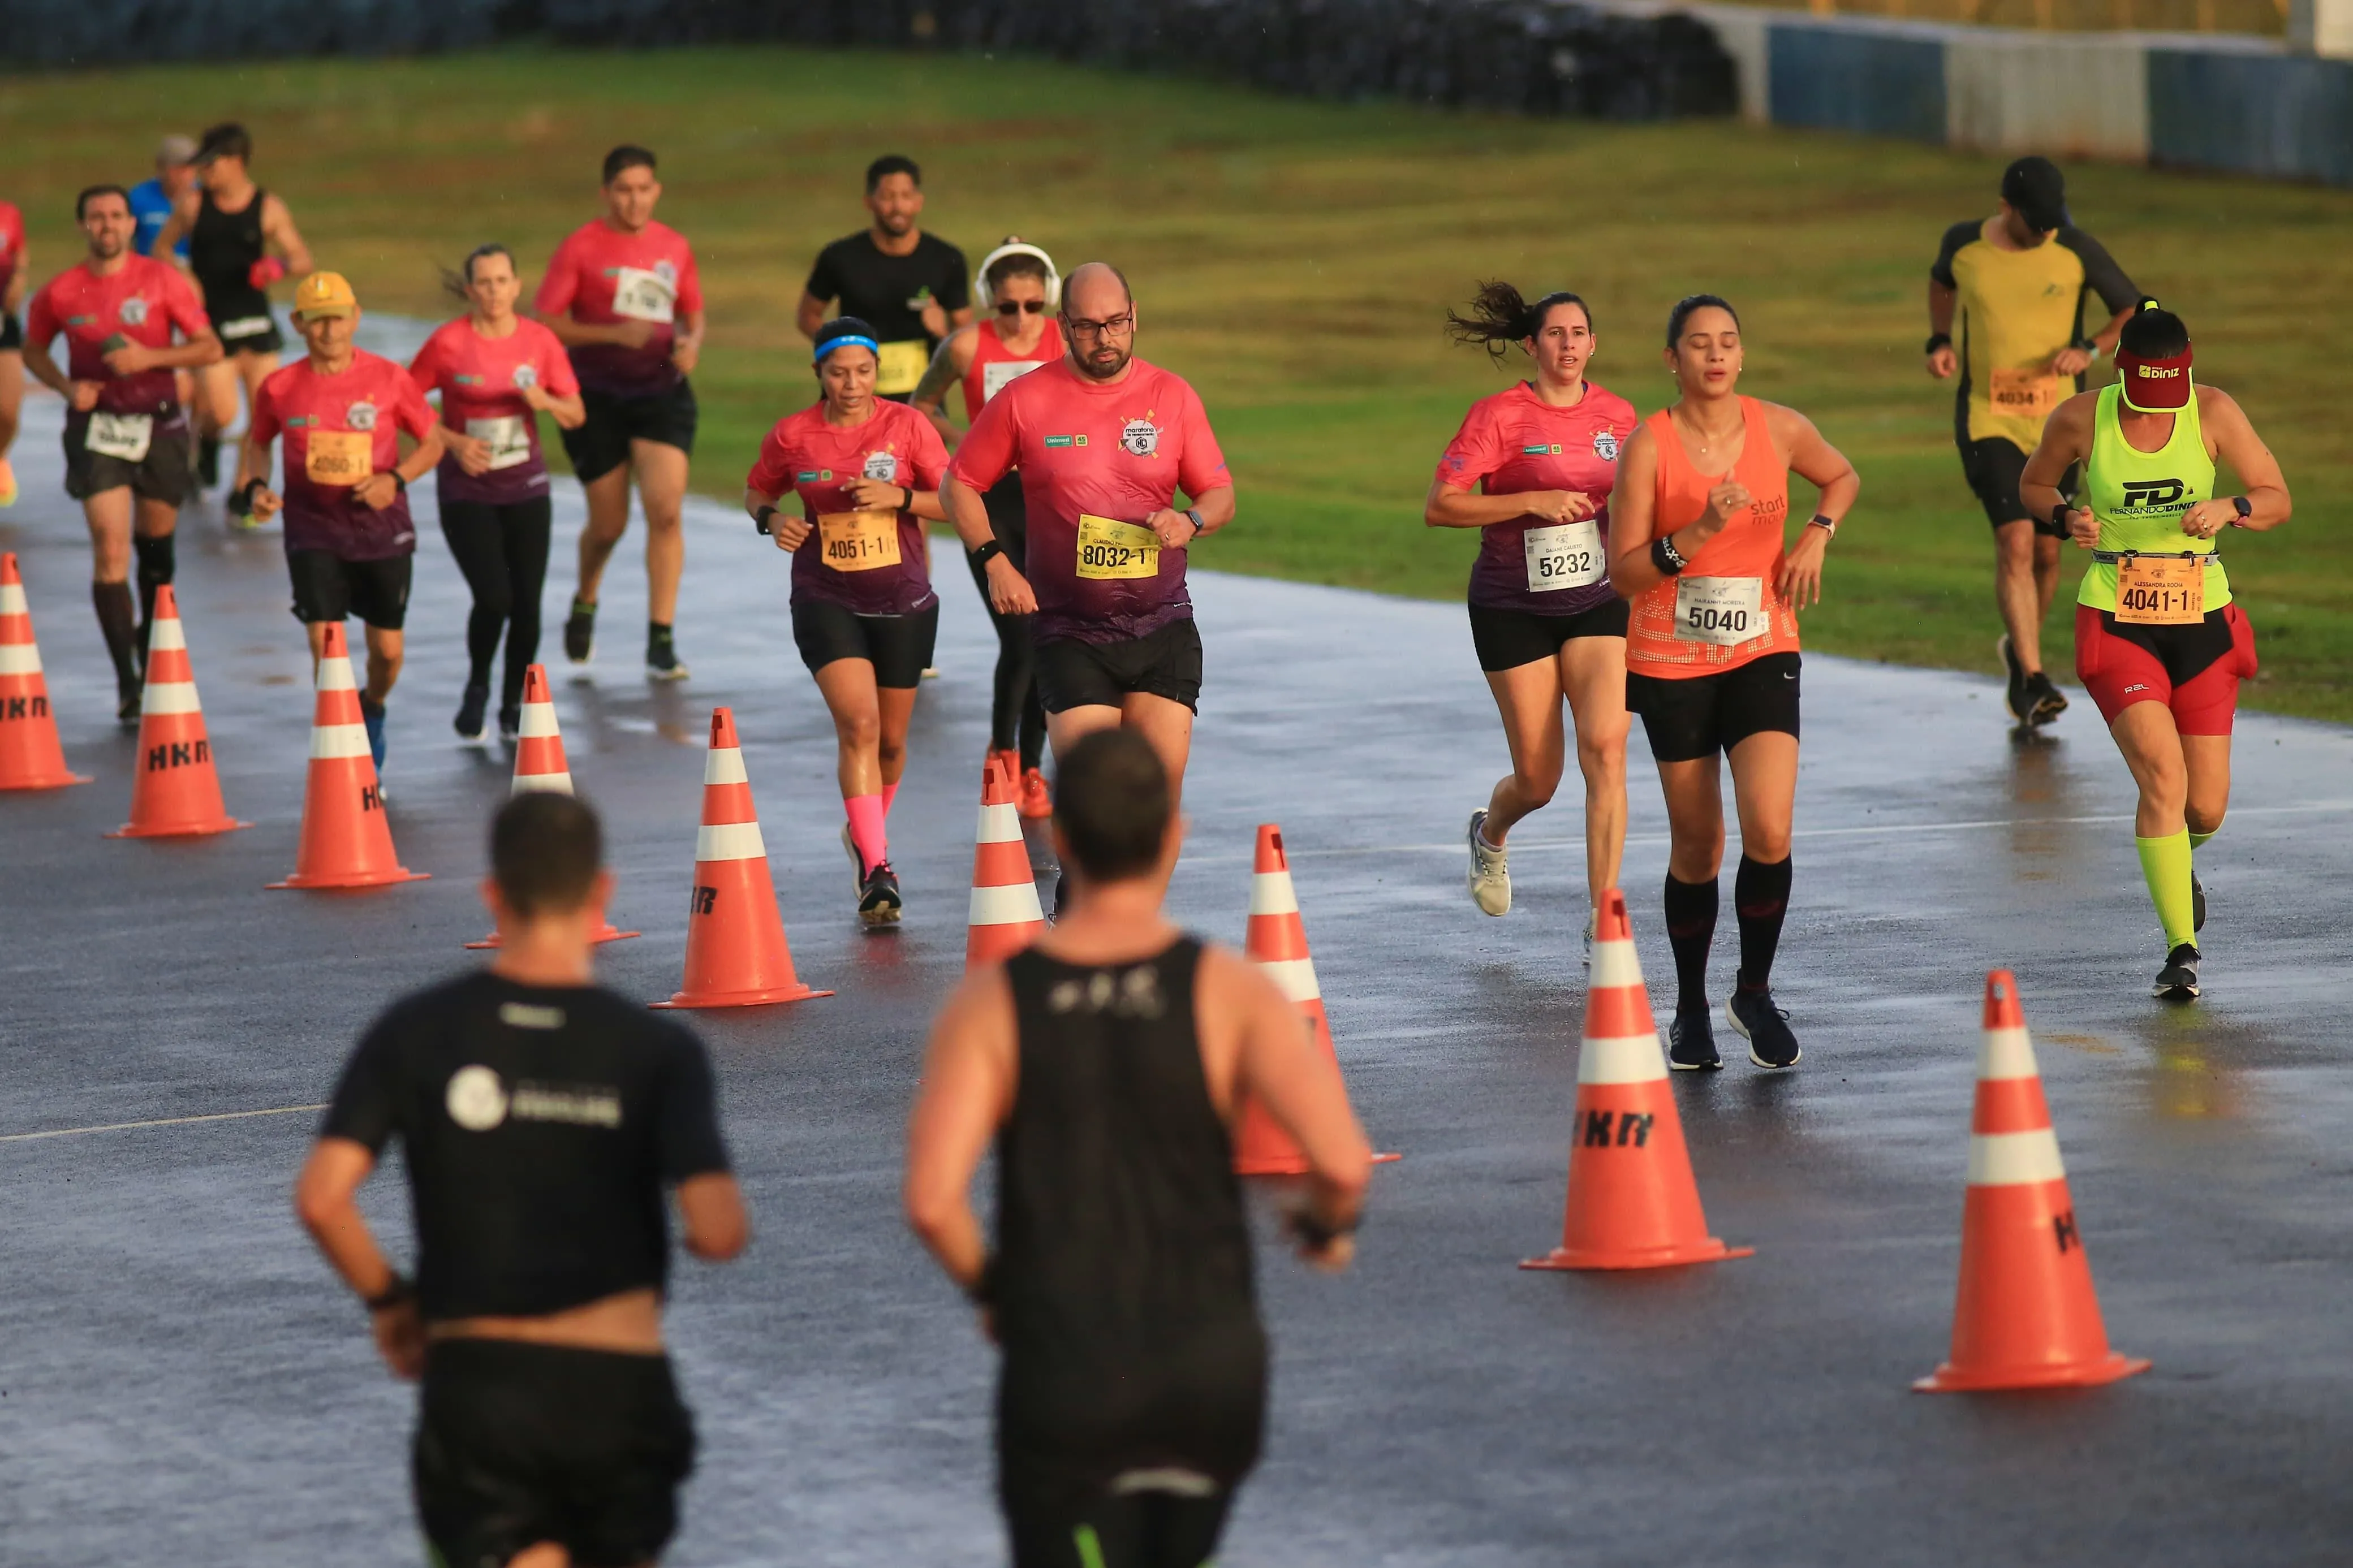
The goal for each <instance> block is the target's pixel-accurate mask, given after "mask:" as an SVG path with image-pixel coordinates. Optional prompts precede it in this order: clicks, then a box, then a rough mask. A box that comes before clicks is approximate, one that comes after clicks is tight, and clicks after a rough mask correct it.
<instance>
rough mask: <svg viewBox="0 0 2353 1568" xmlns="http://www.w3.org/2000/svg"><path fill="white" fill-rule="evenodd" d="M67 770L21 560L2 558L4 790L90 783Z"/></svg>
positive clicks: (0, 785)
mask: <svg viewBox="0 0 2353 1568" xmlns="http://www.w3.org/2000/svg"><path fill="white" fill-rule="evenodd" d="M88 783H90V779H89V777H88V775H86V774H82V773H75V772H74V771H73V770H72V769H71V768H69V767H67V766H66V752H65V747H64V746H62V745H61V744H59V743H58V719H57V715H56V714H55V713H53V712H51V711H50V710H49V683H48V682H47V680H45V679H42V676H41V649H40V645H39V644H37V643H36V642H35V641H34V640H33V612H32V609H31V607H30V606H29V605H26V602H25V580H24V579H23V578H22V577H19V576H18V575H16V554H15V553H14V552H9V553H6V554H0V789H58V788H61V787H63V786H64V785H66V784H88Z"/></svg>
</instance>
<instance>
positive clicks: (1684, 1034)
mask: <svg viewBox="0 0 2353 1568" xmlns="http://www.w3.org/2000/svg"><path fill="white" fill-rule="evenodd" d="M1667 1065H1668V1066H1669V1067H1671V1068H1674V1069H1675V1070H1676V1071H1677V1072H1702V1071H1705V1072H1715V1071H1716V1070H1717V1069H1719V1068H1722V1067H1723V1066H1724V1058H1722V1057H1720V1056H1718V1055H1716V1054H1715V1020H1714V1018H1713V1017H1712V1016H1710V1015H1709V1013H1708V1010H1707V1004H1705V1003H1704V1002H1703V1003H1701V1004H1700V1005H1698V1006H1696V1007H1693V1008H1690V1009H1688V1010H1686V1009H1684V1008H1681V1007H1678V1008H1676V1009H1675V1021H1674V1022H1673V1023H1672V1024H1669V1025H1668V1026H1667Z"/></svg>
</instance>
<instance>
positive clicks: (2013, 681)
mask: <svg viewBox="0 0 2353 1568" xmlns="http://www.w3.org/2000/svg"><path fill="white" fill-rule="evenodd" d="M1993 650H1994V652H1996V653H1998V654H2000V656H2001V668H2003V669H2004V670H2005V671H2006V672H2008V674H2009V676H2010V687H2009V689H2008V690H2007V691H2005V692H2004V693H2003V694H2002V700H2003V701H2004V702H2006V703H2008V704H2009V705H2010V717H2011V718H2013V719H2015V720H2017V721H2019V722H2020V723H2021V724H2023V723H2025V722H2026V716H2027V715H2028V714H2030V713H2031V712H2033V711H2034V703H2033V700H2032V697H2031V694H2030V692H2029V690H2028V688H2027V684H2026V666H2025V665H2024V664H2023V663H2021V662H2020V660H2019V657H2018V650H2017V649H2016V648H2014V647H2010V634H2009V633H2008V632H2004V633H2002V634H2001V640H2000V642H1997V643H1995V644H1994V645H1993Z"/></svg>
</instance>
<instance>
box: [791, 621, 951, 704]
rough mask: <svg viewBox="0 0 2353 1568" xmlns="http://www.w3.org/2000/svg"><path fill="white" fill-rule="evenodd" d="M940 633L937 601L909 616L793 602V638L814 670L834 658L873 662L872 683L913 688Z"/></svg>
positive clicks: (811, 671) (804, 660)
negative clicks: (874, 613)
mask: <svg viewBox="0 0 2353 1568" xmlns="http://www.w3.org/2000/svg"><path fill="white" fill-rule="evenodd" d="M939 636H940V602H939V601H938V600H937V599H934V600H933V601H932V602H931V603H930V604H928V605H924V606H923V608H922V609H920V610H917V611H915V612H913V614H911V615H904V616H861V615H859V614H857V613H856V612H854V611H851V610H848V609H845V608H843V607H842V606H841V605H836V604H831V603H829V602H828V601H826V600H823V599H796V600H794V601H793V643H794V645H795V646H796V647H798V648H799V649H800V650H801V662H802V663H803V664H805V665H807V666H808V668H809V673H810V674H811V675H815V674H816V673H817V672H818V670H820V669H823V668H825V667H826V666H827V665H828V664H831V663H833V662H834V661H835V660H836V659H843V658H862V659H865V660H867V661H868V662H869V663H871V664H872V665H873V666H874V684H875V685H877V686H880V687H885V688H887V689H891V690H893V691H912V690H913V689H915V688H916V687H918V686H920V685H922V684H923V670H924V668H926V667H928V666H929V665H930V664H931V662H932V647H933V645H934V644H935V643H936V642H937V641H938V640H939Z"/></svg>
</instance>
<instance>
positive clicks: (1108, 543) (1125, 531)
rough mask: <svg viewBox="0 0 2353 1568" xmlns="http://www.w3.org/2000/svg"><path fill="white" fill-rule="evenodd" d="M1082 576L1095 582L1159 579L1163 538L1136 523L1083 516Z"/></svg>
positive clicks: (1080, 550)
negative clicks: (1140, 578)
mask: <svg viewBox="0 0 2353 1568" xmlns="http://www.w3.org/2000/svg"><path fill="white" fill-rule="evenodd" d="M1079 575H1080V576H1082V577H1084V578H1087V579H1089V580H1090V581H1094V582H1102V581H1106V580H1108V581H1119V580H1123V579H1131V578H1138V577H1157V576H1158V575H1160V536H1159V535H1158V534H1156V533H1155V532H1153V531H1151V530H1150V529H1148V528H1143V527H1139V526H1138V525H1136V524H1135V523H1133V522H1115V521H1113V520H1112V519H1110V518H1107V517H1092V516H1088V515H1085V514H1082V515H1081V516H1080V518H1079Z"/></svg>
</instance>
